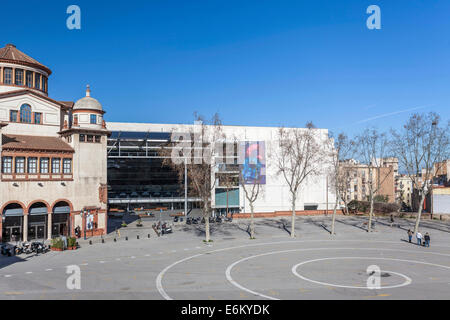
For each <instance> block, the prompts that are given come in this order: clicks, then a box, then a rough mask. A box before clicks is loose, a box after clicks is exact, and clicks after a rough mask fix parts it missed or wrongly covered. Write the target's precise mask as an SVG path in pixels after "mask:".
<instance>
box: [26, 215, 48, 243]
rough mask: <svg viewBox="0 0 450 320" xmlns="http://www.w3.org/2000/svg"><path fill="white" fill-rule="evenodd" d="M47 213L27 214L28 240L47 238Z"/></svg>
mask: <svg viewBox="0 0 450 320" xmlns="http://www.w3.org/2000/svg"><path fill="white" fill-rule="evenodd" d="M47 217H48V216H47V214H39V215H29V216H28V241H31V240H43V239H46V238H47Z"/></svg>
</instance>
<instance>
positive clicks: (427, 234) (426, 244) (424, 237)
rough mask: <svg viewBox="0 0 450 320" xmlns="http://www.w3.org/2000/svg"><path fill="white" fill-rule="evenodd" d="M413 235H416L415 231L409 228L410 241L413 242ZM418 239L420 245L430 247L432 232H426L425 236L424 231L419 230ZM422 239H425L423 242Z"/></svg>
mask: <svg viewBox="0 0 450 320" xmlns="http://www.w3.org/2000/svg"><path fill="white" fill-rule="evenodd" d="M413 235H414V232H412V231H411V229H409V230H408V239H409V243H411V240H412V237H413ZM416 239H417V245H419V246H421V245H423V246H425V247H429V246H430V241H431V237H430V234H429V233H428V232H427V233H425V236H423V235H422V233H420V232H419V231H417V233H416ZM422 239H423V242H422Z"/></svg>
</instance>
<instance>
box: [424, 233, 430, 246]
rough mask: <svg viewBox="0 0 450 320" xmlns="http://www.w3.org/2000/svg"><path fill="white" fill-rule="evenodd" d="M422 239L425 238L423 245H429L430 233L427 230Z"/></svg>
mask: <svg viewBox="0 0 450 320" xmlns="http://www.w3.org/2000/svg"><path fill="white" fill-rule="evenodd" d="M423 239H424V240H425V247H429V246H430V241H431V237H430V234H429V233H428V232H427V233H425V237H424V238H423Z"/></svg>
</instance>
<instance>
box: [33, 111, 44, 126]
mask: <svg viewBox="0 0 450 320" xmlns="http://www.w3.org/2000/svg"><path fill="white" fill-rule="evenodd" d="M34 123H35V124H42V113H40V112H35V113H34Z"/></svg>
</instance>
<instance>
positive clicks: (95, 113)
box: [72, 85, 105, 129]
mask: <svg viewBox="0 0 450 320" xmlns="http://www.w3.org/2000/svg"><path fill="white" fill-rule="evenodd" d="M104 113H105V111H103V107H102V105H101V103H100V102H98V100H97V99H94V98H92V97H91V88H90V86H89V85H87V88H86V96H85V97H84V98H82V99H80V100H78V101H77V102H75V105H74V106H73V109H72V115H73V126H74V127H84V128H92V129H101V128H102V125H103V114H104Z"/></svg>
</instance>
